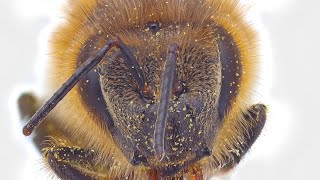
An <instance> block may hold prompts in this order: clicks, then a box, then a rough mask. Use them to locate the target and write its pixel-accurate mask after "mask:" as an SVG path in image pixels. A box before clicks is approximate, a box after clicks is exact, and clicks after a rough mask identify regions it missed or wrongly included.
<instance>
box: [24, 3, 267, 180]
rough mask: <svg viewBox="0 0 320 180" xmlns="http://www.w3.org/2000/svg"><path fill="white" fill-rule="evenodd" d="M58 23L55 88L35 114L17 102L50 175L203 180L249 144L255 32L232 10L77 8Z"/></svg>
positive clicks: (259, 116)
mask: <svg viewBox="0 0 320 180" xmlns="http://www.w3.org/2000/svg"><path fill="white" fill-rule="evenodd" d="M72 3H74V2H72ZM68 14H69V15H68V16H67V18H66V19H67V23H66V24H65V25H64V26H62V27H61V28H60V29H59V30H58V32H60V34H57V35H55V36H54V37H53V40H54V42H55V44H53V47H52V52H53V58H52V61H53V62H55V65H53V67H51V68H52V69H51V71H50V72H51V73H55V74H58V77H57V79H56V80H55V79H54V80H51V82H50V84H51V86H50V87H55V88H56V87H57V86H58V84H60V85H61V84H62V83H63V82H64V81H65V84H63V86H62V87H61V88H60V89H59V90H58V91H57V92H56V93H55V94H54V95H53V96H52V97H51V98H50V99H49V100H48V101H47V102H46V103H45V104H44V105H43V106H42V107H41V108H40V109H39V110H38V111H37V112H36V113H35V110H36V109H37V108H38V107H37V106H36V105H37V104H38V103H39V100H37V99H36V98H35V97H34V96H32V95H30V94H24V95H23V96H21V98H20V99H19V105H20V110H21V112H22V115H24V116H26V117H31V116H32V115H33V114H34V113H35V114H34V115H33V116H32V118H31V119H30V121H29V122H28V123H27V125H26V126H25V127H24V129H23V133H24V134H25V135H30V134H31V133H32V132H33V131H34V130H35V128H36V127H37V126H38V125H40V126H41V127H39V128H37V129H36V133H35V134H36V136H35V138H36V141H35V142H36V144H37V145H38V147H39V148H40V149H42V152H43V155H44V157H45V159H46V160H47V163H48V164H49V166H50V167H51V168H52V169H53V171H54V172H55V173H56V174H57V175H58V176H59V177H60V178H62V179H124V178H127V179H182V178H187V179H205V178H209V177H211V176H213V175H214V174H215V173H216V172H218V171H222V170H227V169H230V168H232V167H234V166H235V165H236V164H237V163H238V162H239V161H240V160H241V158H242V157H243V156H244V154H245V153H246V152H247V151H248V149H249V148H250V147H251V145H252V144H253V143H254V141H255V140H256V139H257V137H258V136H259V134H260V132H261V130H262V128H263V126H264V123H265V119H266V107H265V106H264V105H262V104H256V105H251V101H250V99H251V96H252V94H251V88H253V82H254V77H255V73H254V72H255V71H256V69H255V67H254V64H255V63H254V62H255V61H257V59H256V58H257V56H256V51H255V48H256V47H257V45H256V35H255V32H254V31H253V30H252V28H251V27H249V26H248V25H247V24H246V22H245V18H244V17H243V16H241V14H242V12H241V11H240V8H239V5H238V2H237V1H233V0H232V1H225V0H205V1H200V0H190V1H183V0H167V1H164V0H130V1H129V0H123V1H115V0H89V1H84V0H80V1H79V2H77V3H74V4H71V9H70V10H69V11H68ZM70 76H71V77H70ZM69 77H70V78H69ZM67 94H68V95H67ZM62 99H63V100H62ZM61 100H62V101H61ZM60 101H61V103H60V104H59V105H58V106H57V107H56V105H57V104H58V103H59V102H60ZM30 105H32V106H33V108H30ZM55 107H56V111H55V116H49V117H48V120H46V121H44V122H43V123H41V122H42V121H43V119H44V118H45V117H46V116H47V115H48V113H49V112H50V111H51V110H52V109H53V108H55ZM49 119H50V120H49ZM40 123H41V124H40ZM45 136H50V137H51V138H50V139H49V140H47V141H46V142H47V143H45V144H43V145H41V143H40V141H42V140H43V138H44V137H45Z"/></svg>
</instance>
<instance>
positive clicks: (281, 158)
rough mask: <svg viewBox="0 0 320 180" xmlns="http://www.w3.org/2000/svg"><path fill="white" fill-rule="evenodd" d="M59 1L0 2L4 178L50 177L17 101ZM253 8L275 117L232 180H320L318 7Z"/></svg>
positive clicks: (293, 3) (294, 3) (296, 3)
mask: <svg viewBox="0 0 320 180" xmlns="http://www.w3.org/2000/svg"><path fill="white" fill-rule="evenodd" d="M56 2H57V0H1V1H0V26H1V28H0V59H1V60H0V63H1V64H0V67H1V68H0V179H9V180H11V179H18V180H19V179H35V178H36V177H37V179H45V178H44V177H46V176H41V174H43V172H41V170H40V169H41V167H39V160H38V159H39V158H40V157H39V156H37V154H35V153H34V152H33V149H32V146H31V145H30V142H28V138H27V137H23V136H22V133H21V128H22V124H19V119H18V118H17V117H16V116H15V113H14V112H15V104H14V103H13V102H14V99H15V98H16V94H17V92H19V91H22V89H26V87H27V86H28V85H29V86H31V87H33V86H32V85H33V84H34V83H35V80H36V78H38V77H37V76H38V75H37V72H39V69H36V68H39V66H35V62H36V60H37V59H39V58H41V57H43V56H44V55H45V54H44V52H43V51H40V49H41V48H42V47H43V46H44V44H46V39H45V38H40V37H41V36H40V34H45V33H46V31H44V30H43V29H44V28H45V27H46V26H47V25H48V23H49V21H50V18H49V16H50V15H52V14H55V12H56V10H55V7H56V4H57V3H56ZM256 7H257V8H258V12H259V14H260V16H261V22H262V24H263V25H264V27H265V30H266V32H267V33H265V36H264V37H265V39H266V40H269V41H270V44H269V45H270V47H271V49H272V54H271V52H270V51H268V54H267V55H265V56H264V59H269V61H270V62H267V63H266V66H267V64H272V71H270V70H265V71H264V73H265V74H266V75H267V77H266V79H271V84H270V85H269V84H268V85H266V86H263V88H264V89H267V90H268V93H267V94H266V95H263V96H262V97H263V100H262V102H267V104H268V105H269V108H270V113H269V118H268V122H267V126H266V128H265V130H264V132H263V133H262V136H261V138H260V139H259V140H258V142H257V143H256V144H255V145H254V147H253V149H252V150H251V152H250V153H249V154H248V155H247V156H246V158H245V159H244V161H243V162H242V163H241V164H240V166H239V167H238V168H237V169H236V170H235V172H234V175H233V177H232V179H234V180H257V179H260V180H282V179H290V180H301V179H308V180H313V179H320V176H319V175H318V174H319V167H320V166H319V163H318V161H320V155H319V154H318V153H319V150H320V127H319V126H320V118H319V117H318V116H319V113H320V108H319V107H320V106H319V104H318V103H320V98H319V97H320V96H319V93H320V88H319V87H320V85H319V78H318V77H320V75H319V71H320V68H319V67H320V63H319V61H320V59H319V56H320V48H319V47H320V46H319V42H320V23H319V22H320V20H319V19H320V8H319V7H320V1H316V0H285V1H277V0H269V1H267V0H265V1H264V0H260V1H258V2H256ZM42 37H45V36H42ZM271 55H272V56H273V58H271ZM40 67H41V66H40ZM40 164H41V163H40Z"/></svg>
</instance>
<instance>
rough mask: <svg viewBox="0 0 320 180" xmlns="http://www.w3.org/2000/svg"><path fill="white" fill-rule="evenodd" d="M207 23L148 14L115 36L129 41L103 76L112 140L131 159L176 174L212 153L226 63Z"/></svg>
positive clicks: (110, 55) (105, 65)
mask: <svg viewBox="0 0 320 180" xmlns="http://www.w3.org/2000/svg"><path fill="white" fill-rule="evenodd" d="M159 13H160V12H159ZM155 16H156V15H155ZM208 23H209V22H208ZM208 23H206V24H198V22H197V21H195V20H193V21H182V20H177V19H172V20H171V21H169V20H164V19H162V18H159V19H152V20H150V19H147V20H146V21H145V22H144V23H143V25H139V26H136V27H135V28H126V29H125V30H119V31H118V33H115V34H114V36H117V37H120V39H122V41H123V44H120V46H119V47H120V48H118V49H114V50H113V51H112V52H110V53H108V54H107V57H106V59H107V60H106V61H103V62H102V63H100V64H99V74H100V75H99V78H100V85H101V90H102V94H103V97H104V99H105V102H106V105H107V107H108V110H109V111H110V113H111V115H112V121H113V122H112V124H113V125H114V128H113V129H112V130H111V131H112V132H113V133H112V135H113V138H114V140H115V142H116V143H117V144H118V146H119V147H120V149H122V152H123V153H124V154H125V155H126V157H127V159H128V160H129V161H131V162H133V163H132V164H134V165H136V164H139V163H143V164H144V165H146V166H151V167H154V168H156V169H158V170H159V171H160V172H162V173H164V174H174V173H176V172H177V171H180V170H181V169H183V168H184V167H186V166H187V165H188V164H190V163H194V162H195V161H197V160H199V159H201V158H202V157H204V156H208V155H210V152H211V145H212V144H213V142H212V141H213V139H214V135H215V134H216V131H217V129H218V128H219V126H220V119H219V116H218V110H217V103H218V99H219V94H220V84H221V82H220V81H221V68H220V62H219V52H218V48H217V42H216V37H215V35H214V30H213V28H212V26H213V24H214V23H213V22H212V24H210V23H209V24H210V26H208ZM211 25H212V26H211ZM208 147H209V148H208Z"/></svg>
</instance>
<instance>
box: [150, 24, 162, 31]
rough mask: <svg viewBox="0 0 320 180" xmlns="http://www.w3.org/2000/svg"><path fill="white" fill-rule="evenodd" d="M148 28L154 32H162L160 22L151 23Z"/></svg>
mask: <svg viewBox="0 0 320 180" xmlns="http://www.w3.org/2000/svg"><path fill="white" fill-rule="evenodd" d="M148 28H149V29H150V30H151V31H152V32H158V31H159V30H160V23H158V22H149V23H148Z"/></svg>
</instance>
